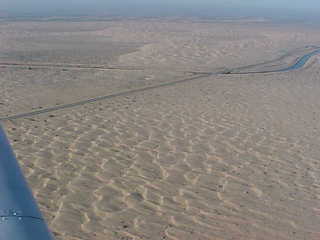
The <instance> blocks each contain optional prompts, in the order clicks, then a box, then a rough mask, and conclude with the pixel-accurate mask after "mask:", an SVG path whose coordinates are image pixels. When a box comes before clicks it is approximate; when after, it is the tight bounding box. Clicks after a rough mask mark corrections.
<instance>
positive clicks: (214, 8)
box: [0, 0, 320, 16]
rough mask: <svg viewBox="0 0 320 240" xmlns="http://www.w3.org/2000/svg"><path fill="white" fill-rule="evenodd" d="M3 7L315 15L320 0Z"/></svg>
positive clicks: (35, 0)
mask: <svg viewBox="0 0 320 240" xmlns="http://www.w3.org/2000/svg"><path fill="white" fill-rule="evenodd" d="M1 10H2V11H7V12H11V13H26V14H35V15H37V14H43V15H45V14H58V15H59V14H61V15H67V14H68V13H70V14H76V13H79V14H86V13H87V14H91V13H93V12H96V13H110V14H112V13H114V14H121V13H127V14H132V15H144V14H147V15H148V13H149V15H152V14H156V13H159V14H168V15H171V14H172V15H174V14H177V15H183V14H195V15H199V14H200V15H201V14H202V13H203V14H204V15H206V14H207V15H212V16H214V15H215V14H217V15H219V14H220V15H221V14H224V13H225V14H226V15H228V14H232V15H234V14H239V15H259V14H261V16H264V15H265V16H267V15H277V14H280V13H287V14H288V15H299V14H301V15H302V14H306V13H307V15H308V13H310V14H311V15H312V14H317V13H320V0H0V11H1ZM221 10H222V11H221Z"/></svg>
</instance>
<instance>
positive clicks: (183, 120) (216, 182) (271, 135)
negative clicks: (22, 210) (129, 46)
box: [2, 21, 320, 240]
mask: <svg viewBox="0 0 320 240" xmlns="http://www.w3.org/2000/svg"><path fill="white" fill-rule="evenodd" d="M114 24H119V23H114ZM121 24H122V27H123V28H124V26H127V28H128V29H133V27H136V28H142V29H148V28H150V29H153V27H154V26H158V27H159V28H162V29H163V30H162V31H163V33H162V34H163V36H162V38H161V41H158V42H157V43H155V44H158V45H159V46H160V45H161V44H163V46H166V44H167V43H168V42H169V40H171V38H170V35H172V34H176V35H178V33H177V32H178V30H180V31H182V30H181V29H185V28H187V26H185V24H186V23H170V22H167V23H165V24H164V23H163V22H159V23H158V24H157V23H156V22H152V23H144V24H145V25H141V22H137V23H135V22H130V21H129V22H123V23H121ZM126 24H127V25H126ZM148 24H150V25H148ZM152 24H153V25H152ZM170 24H172V25H170ZM179 24H180V25H179ZM197 24H198V25H199V26H201V27H202V28H203V29H205V27H207V28H206V31H207V32H210V29H209V27H210V26H211V25H210V24H209V25H208V23H205V24H202V25H201V23H197ZM257 24H258V23H257ZM259 24H264V23H259ZM259 24H258V25H254V26H252V27H251V28H250V27H245V26H243V25H241V26H240V29H239V28H237V27H234V29H233V30H232V31H230V32H231V34H233V35H240V34H244V33H243V32H245V33H251V34H252V35H259V34H260V35H261V34H262V33H264V32H263V31H261V32H259V34H258V33H257V29H258V28H259V27H260V28H261V27H262V26H261V25H259ZM214 26H216V27H218V26H220V28H221V29H220V30H219V31H217V32H215V33H216V34H218V33H221V34H220V35H218V36H217V38H216V39H215V41H217V42H219V44H223V43H222V42H223V41H221V40H219V36H220V37H221V36H223V35H225V34H226V33H225V31H224V30H222V29H223V25H219V24H218V23H215V24H214ZM230 26H237V25H236V24H235V25H232V24H231V25H230ZM211 27H212V26H211ZM264 27H265V26H264ZM265 28H266V30H265V31H266V32H268V31H269V33H270V32H272V31H274V32H273V33H274V38H273V37H272V36H273V35H272V34H271V33H270V37H269V38H270V39H273V41H274V45H272V44H270V46H276V45H277V44H280V42H281V44H284V43H285V42H286V41H288V42H289V40H292V39H293V38H294V37H295V38H296V39H298V40H297V42H296V43H294V44H296V45H298V43H299V44H300V43H301V45H302V43H303V45H302V46H304V45H306V44H308V43H309V42H312V41H313V40H314V39H313V36H314V38H315V36H317V34H318V35H319V34H320V32H319V33H317V32H316V31H315V30H310V32H308V33H306V32H305V31H307V30H300V31H298V30H296V32H295V33H292V32H290V31H289V30H290V28H289V30H287V31H288V32H287V33H286V34H285V33H283V39H285V40H281V39H280V38H277V36H278V35H277V34H276V33H277V32H279V31H280V30H279V29H281V28H280V27H279V26H276V27H274V28H273V29H272V28H271V27H270V26H268V27H265ZM195 29H196V30H194V31H197V29H199V28H195ZM122 30H123V29H121V31H119V32H117V31H115V30H114V31H115V35H117V34H119V35H120V34H128V38H129V36H130V35H129V33H127V32H125V33H123V31H122ZM267 30H268V31H267ZM101 31H102V30H101ZM106 31H107V30H103V31H102V32H103V33H105V32H106ZM128 31H129V30H128ZM132 31H134V29H133V30H132ZM146 32H147V31H146ZM282 32H285V30H283V31H282ZM132 34H133V33H132ZM145 34H146V37H147V36H148V33H145ZM179 34H180V32H179ZM279 34H280V33H279ZM195 35H196V36H197V37H198V38H199V39H203V38H209V36H208V35H207V34H206V32H202V33H201V34H200V35H197V34H196V33H195ZM151 36H152V35H149V38H151ZM200 36H201V37H200ZM292 36H294V37H292ZM221 38H222V37H221ZM252 38H253V37H252ZM167 39H169V40H167ZM182 39H184V38H183V37H182ZM149 40H150V39H149ZM150 41H151V40H150ZM195 42H196V41H195ZM195 42H194V43H193V44H190V48H192V49H193V50H194V48H196V47H198V46H201V45H200V44H199V45H197V44H196V43H195ZM231 42H232V41H231ZM231 42H228V44H232V43H231ZM236 42H237V41H236ZM256 42H257V43H259V41H258V40H256ZM270 42H272V41H271V40H270ZM244 43H245V41H244ZM244 43H243V44H244ZM219 44H218V45H217V46H216V49H217V50H216V51H219V50H221V49H220V47H219V46H220V45H219ZM237 44H238V42H237ZM292 44H293V43H292ZM294 44H293V45H294ZM236 46H237V45H235V47H234V48H236ZM268 46H269V45H268ZM176 47H177V49H178V50H177V54H178V53H179V49H180V48H178V45H176ZM152 49H155V50H154V51H156V48H152ZM279 49H281V48H279V47H278V48H277V50H279ZM239 51H240V50H239ZM241 51H244V50H243V49H241ZM269 51H270V52H271V51H274V50H272V49H271V47H270V49H269ZM174 52H175V51H171V53H174ZM192 52H193V51H192ZM169 53H170V52H169ZM193 53H194V52H193ZM195 53H198V54H199V56H201V55H202V53H201V52H197V51H196V52H195ZM195 53H194V54H195ZM228 53H229V54H233V52H232V51H231V50H230V52H228ZM157 54H158V55H157V56H160V53H157ZM163 54H164V53H163ZM249 55H252V56H253V57H252V58H251V59H254V58H256V59H260V61H261V60H262V61H263V60H266V59H263V58H262V57H261V56H260V58H259V56H258V54H257V53H254V52H250V54H249ZM148 56H151V55H150V53H149V54H148ZM265 56H267V54H266V55H264V57H265ZM170 57H172V58H174V56H173V55H172V56H170ZM238 57H239V59H243V61H249V60H245V56H244V57H241V56H240V55H239V56H238ZM137 59H142V61H146V62H148V63H150V69H149V71H150V72H143V71H142V72H140V73H131V74H130V73H126V74H123V73H118V72H114V73H113V74H114V76H117V77H118V79H117V78H116V77H114V78H112V79H113V81H111V80H109V78H107V77H105V78H102V77H101V78H94V82H96V83H98V82H99V81H100V82H102V80H101V79H107V80H106V82H104V84H105V85H104V87H101V89H97V90H96V91H97V93H99V94H98V95H100V94H102V93H103V92H104V90H106V91H107V92H106V93H107V94H110V93H112V92H118V91H123V90H127V89H128V86H131V84H133V83H136V84H137V85H136V86H135V87H136V88H139V87H143V86H145V84H147V83H148V81H151V84H156V83H159V82H161V81H163V82H167V81H174V80H178V79H183V78H186V77H189V75H188V73H186V72H184V71H180V70H181V69H183V68H185V67H186V66H190V69H200V70H201V69H202V70H205V69H208V67H207V66H204V67H203V65H202V64H198V65H196V64H194V63H195V62H194V63H192V64H189V63H187V62H183V61H180V60H181V59H180V57H179V56H176V58H175V59H180V60H179V61H180V63H179V64H180V65H177V66H174V65H173V67H172V68H170V67H169V66H166V65H168V64H169V63H170V62H169V60H170V58H168V59H167V60H166V61H165V62H163V64H164V65H162V66H161V68H163V69H166V68H167V70H166V71H165V73H164V72H162V71H160V70H159V68H157V69H154V70H152V68H151V65H152V64H151V63H152V61H151V60H150V59H149V60H148V57H147V56H146V55H145V52H144V50H143V49H142V50H140V51H137V52H135V53H128V54H126V55H121V57H120V59H119V60H118V62H113V64H116V63H117V64H120V63H121V64H123V65H128V66H129V65H130V64H131V63H132V64H133V62H131V61H135V60H137ZM227 60H228V58H227V57H225V58H224V61H225V62H226V63H227ZM155 61H156V60H155ZM167 61H168V62H167ZM177 61H178V60H177ZM233 61H236V60H232V58H230V65H232V64H233V63H236V62H233ZM239 61H240V60H239ZM173 63H174V61H172V64H173ZM251 63H254V62H251ZM142 64H143V62H139V61H138V62H136V65H142ZM188 64H189V65H188ZM217 65H218V63H217ZM239 65H240V64H239ZM191 66H192V67H193V68H192V67H191ZM221 66H222V65H221ZM319 66H320V64H319V57H314V58H312V60H311V61H310V63H309V64H308V66H307V68H305V69H302V70H298V71H295V72H288V73H277V74H251V75H241V76H237V75H233V76H231V75H225V76H210V77H203V78H200V79H195V80H194V81H189V82H183V83H179V84H176V85H172V86H166V87H159V88H155V89H152V90H148V91H144V92H139V93H133V94H129V95H127V96H121V97H115V98H112V99H108V100H105V101H99V102H95V103H91V104H86V105H82V106H77V107H74V108H70V109H65V110H60V111H57V112H51V113H48V114H42V115H37V116H32V117H28V118H25V119H17V120H12V121H6V122H4V125H5V127H6V130H7V132H8V135H9V137H10V140H11V142H12V144H13V147H14V149H15V152H16V154H17V157H18V160H19V161H20V163H21V165H22V166H23V169H24V171H25V174H26V176H27V179H28V181H29V183H30V184H31V186H32V189H33V191H34V193H35V196H36V198H37V199H38V201H39V204H40V207H41V209H42V211H43V213H44V215H45V217H46V219H47V220H48V223H49V225H50V228H51V229H52V230H53V232H54V233H55V235H56V237H57V239H58V240H62V239H64V240H80V239H84V240H89V239H96V240H105V239H108V240H109V239H110V240H119V239H122V240H141V239H151V240H158V239H159V240H160V239H167V240H188V239H190V240H206V239H208V240H216V239H221V240H222V239H223V240H231V239H243V240H245V239H257V240H261V239H265V240H270V239H279V240H282V239H283V240H285V239H286V240H289V239H290V240H292V239H296V240H301V239H308V240H309V239H311V240H317V239H319V238H320V232H319V226H320V203H319V197H320V190H319V187H320V182H319V181H320V172H319V164H320V159H319V156H320V155H319V154H320V150H319V149H320V148H319V144H320V132H319V129H320V121H319V119H320V110H319V109H320V101H319V92H320V84H319V73H320V70H319ZM202 67H203V68H202ZM177 69H179V70H177ZM6 71H7V70H6ZM10 71H17V72H18V71H23V70H12V69H11V70H10ZM41 71H43V70H41ZM14 73H15V74H16V72H14ZM32 73H33V74H37V72H32ZM38 73H39V72H38ZM2 74H5V73H4V72H2ZM17 74H21V73H17ZM59 74H63V73H59ZM75 74H76V73H75ZM78 74H79V75H80V73H78ZM84 74H87V75H85V76H87V77H89V73H86V72H84ZM103 74H106V73H103ZM119 74H120V75H119ZM121 74H122V75H121ZM161 74H163V75H161ZM151 75H152V76H153V78H143V77H146V76H151ZM5 76H8V75H5ZM20 76H22V75H20ZM39 76H41V74H39ZM75 76H78V75H75ZM104 76H107V74H106V75H104ZM130 76H132V78H131V81H132V82H133V83H130V82H128V78H130ZM161 76H163V77H162V78H161ZM79 78H80V81H81V82H82V83H81V84H85V79H86V78H85V77H83V78H81V77H79ZM24 79H27V78H24ZM30 79H31V78H30ZM48 79H50V78H48ZM57 79H59V78H57ZM70 79H71V77H70ZM99 79H100V80H99ZM115 79H117V80H115ZM57 81H58V80H57ZM61 81H63V79H62V80H60V82H61ZM139 81H140V82H139ZM60 82H59V81H58V83H57V84H59V83H60ZM116 83H117V84H116ZM48 84H49V86H52V87H53V86H56V85H55V84H54V83H52V82H51V83H48ZM50 84H51V85H50ZM81 84H80V85H78V89H81V88H80V86H84V85H81ZM108 84H109V85H108ZM87 85H90V84H87ZM4 86H6V85H4ZM26 86H27V87H29V86H30V88H29V90H28V91H31V90H30V89H32V87H34V86H32V83H30V82H28V81H27V84H26ZM67 86H68V85H67ZM101 86H102V85H101ZM8 89H10V88H5V87H4V88H3V89H2V91H6V93H7V95H8V96H11V97H13V95H10V91H9V90H8ZM18 89H19V88H18ZM21 89H22V88H21ZM70 89H71V88H70ZM89 90H90V91H89V95H90V94H94V93H95V91H94V89H93V88H89ZM12 91H16V93H17V92H18V90H17V89H14V90H12ZM99 91H100V92H99ZM108 91H109V92H108ZM52 94H53V93H52ZM56 94H57V95H58V94H59V92H58V91H57V92H56ZM81 94H85V93H84V91H82V92H81V91H80V90H79V91H78V92H77V94H75V96H74V98H72V96H70V98H68V97H67V95H63V94H62V95H61V96H63V97H62V98H61V99H62V101H64V102H68V101H73V100H77V99H78V98H79V99H80V97H81V96H82V95H81ZM48 96H49V97H52V96H54V95H48ZM83 96H84V97H88V95H83ZM90 96H91V95H90ZM28 97H29V98H30V96H28ZM31 98H32V97H31ZM33 98H34V99H35V101H36V100H37V98H39V99H42V98H44V96H42V95H41V94H38V93H35V94H34V96H33ZM21 99H23V97H22V98H21ZM37 101H39V100H37ZM18 102H19V101H18ZM18 102H16V104H13V105H12V107H13V108H14V107H15V108H16V109H17V111H18V112H23V111H29V110H32V109H28V106H27V105H24V106H23V107H21V106H20V105H19V104H17V103H18ZM52 103H54V104H55V103H56V102H55V101H54V100H53V101H52ZM46 104H47V105H49V104H50V102H47V103H46ZM4 109H5V111H7V108H4ZM5 113H6V114H11V112H9V111H7V112H5Z"/></svg>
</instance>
